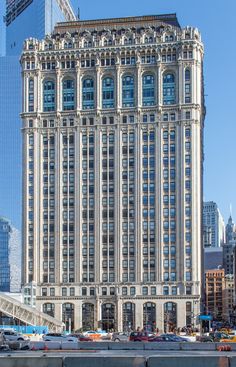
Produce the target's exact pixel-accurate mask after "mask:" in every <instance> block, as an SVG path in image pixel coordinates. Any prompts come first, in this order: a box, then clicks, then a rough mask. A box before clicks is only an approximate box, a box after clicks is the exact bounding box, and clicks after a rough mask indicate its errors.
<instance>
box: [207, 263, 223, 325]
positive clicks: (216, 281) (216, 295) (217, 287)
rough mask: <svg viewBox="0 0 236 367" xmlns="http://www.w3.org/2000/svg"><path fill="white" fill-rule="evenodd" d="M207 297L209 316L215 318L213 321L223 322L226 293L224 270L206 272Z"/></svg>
mask: <svg viewBox="0 0 236 367" xmlns="http://www.w3.org/2000/svg"><path fill="white" fill-rule="evenodd" d="M205 286H206V297H205V307H206V312H207V314H210V315H212V316H213V320H217V321H223V319H224V317H223V316H224V311H223V294H224V292H225V271H224V269H213V270H207V271H206V272H205Z"/></svg>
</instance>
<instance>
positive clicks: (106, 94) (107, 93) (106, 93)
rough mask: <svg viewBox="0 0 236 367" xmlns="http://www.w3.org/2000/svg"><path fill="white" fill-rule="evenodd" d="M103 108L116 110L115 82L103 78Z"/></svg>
mask: <svg viewBox="0 0 236 367" xmlns="http://www.w3.org/2000/svg"><path fill="white" fill-rule="evenodd" d="M102 107H103V108H114V80H113V79H112V78H108V77H107V78H103V80H102Z"/></svg>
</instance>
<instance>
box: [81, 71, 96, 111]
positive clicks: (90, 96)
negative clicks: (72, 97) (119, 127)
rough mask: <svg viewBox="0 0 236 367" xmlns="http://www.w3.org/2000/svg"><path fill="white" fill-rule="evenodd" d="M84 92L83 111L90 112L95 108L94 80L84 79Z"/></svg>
mask: <svg viewBox="0 0 236 367" xmlns="http://www.w3.org/2000/svg"><path fill="white" fill-rule="evenodd" d="M82 85H83V91H82V98H83V103H82V107H83V110H89V109H93V108H94V81H93V79H90V78H89V79H84V80H83V84H82Z"/></svg>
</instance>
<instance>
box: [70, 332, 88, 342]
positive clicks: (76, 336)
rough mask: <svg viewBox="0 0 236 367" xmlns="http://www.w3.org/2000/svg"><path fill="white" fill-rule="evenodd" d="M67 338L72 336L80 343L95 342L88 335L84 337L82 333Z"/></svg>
mask: <svg viewBox="0 0 236 367" xmlns="http://www.w3.org/2000/svg"><path fill="white" fill-rule="evenodd" d="M67 336H72V337H73V338H77V340H78V341H80V342H92V341H93V339H92V338H90V337H89V336H87V335H83V334H81V333H74V334H70V335H67Z"/></svg>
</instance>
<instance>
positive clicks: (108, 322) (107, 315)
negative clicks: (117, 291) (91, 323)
mask: <svg viewBox="0 0 236 367" xmlns="http://www.w3.org/2000/svg"><path fill="white" fill-rule="evenodd" d="M102 328H103V330H107V331H108V330H111V329H115V306H114V305H113V304H112V303H104V304H103V305H102Z"/></svg>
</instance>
